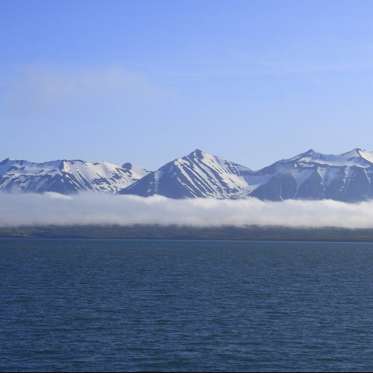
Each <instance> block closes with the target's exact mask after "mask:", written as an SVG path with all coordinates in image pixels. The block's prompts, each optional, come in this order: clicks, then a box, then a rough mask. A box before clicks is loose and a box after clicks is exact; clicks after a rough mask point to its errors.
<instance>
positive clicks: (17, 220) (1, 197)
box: [0, 193, 373, 228]
mask: <svg viewBox="0 0 373 373" xmlns="http://www.w3.org/2000/svg"><path fill="white" fill-rule="evenodd" d="M34 224H35V225H46V224H56V225H71V224H120V225H131V224H161V225H170V224H177V225H191V226H221V225H235V226H245V225H276V226H287V227H325V226H329V227H330V226H334V227H345V228H373V202H363V203H358V204H348V203H342V202H336V201H331V200H324V201H294V200H289V201H283V202H263V201H260V200H257V199H247V200H214V199H188V200H172V199H167V198H164V197H159V196H156V197H150V198H142V197H136V196H114V195H109V194H96V193H82V194H79V195H74V196H61V195H58V194H56V193H46V194H43V195H41V194H5V193H2V194H0V226H17V225H34Z"/></svg>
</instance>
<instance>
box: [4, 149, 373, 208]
mask: <svg viewBox="0 0 373 373" xmlns="http://www.w3.org/2000/svg"><path fill="white" fill-rule="evenodd" d="M0 191H6V192H36V193H41V192H58V193H64V194H70V193H75V192H80V191H100V192H101V191H102V192H110V193H119V194H133V195H138V196H144V197H147V196H152V195H162V196H165V197H169V198H217V199H237V198H247V197H256V198H259V199H262V200H274V201H280V200H285V199H334V200H340V201H348V202H354V201H364V200H367V199H373V152H369V151H366V150H362V149H358V148H357V149H353V150H351V151H349V152H347V153H343V154H339V155H332V154H322V153H317V152H315V151H313V150H309V151H307V152H305V153H301V154H299V155H296V156H295V157H292V158H289V159H283V160H280V161H278V162H275V163H273V164H272V165H270V166H268V167H264V168H262V169H260V170H258V171H252V170H250V169H249V168H247V167H244V166H241V165H239V164H237V163H234V162H230V161H226V160H224V159H221V158H219V157H217V156H215V155H212V154H209V153H206V152H204V151H202V150H199V149H197V150H195V151H193V152H192V153H190V154H188V155H186V156H184V157H181V158H177V159H175V160H173V161H171V162H168V163H166V164H165V165H164V166H162V167H160V168H159V169H158V170H156V171H153V172H148V171H145V170H144V169H141V168H136V167H134V166H133V165H132V164H130V163H125V164H123V165H122V166H118V165H115V164H112V163H107V162H101V163H92V162H85V161H80V160H59V161H50V162H44V163H33V162H28V161H17V160H9V159H6V160H4V161H2V162H0Z"/></svg>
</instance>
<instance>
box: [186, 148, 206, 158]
mask: <svg viewBox="0 0 373 373" xmlns="http://www.w3.org/2000/svg"><path fill="white" fill-rule="evenodd" d="M204 154H207V153H206V152H204V151H203V150H201V149H199V148H196V149H194V150H193V151H192V152H191V153H189V154H188V155H187V156H188V157H190V156H192V157H193V156H194V157H198V158H200V157H203V155H204Z"/></svg>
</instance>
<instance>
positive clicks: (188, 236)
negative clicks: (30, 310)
mask: <svg viewBox="0 0 373 373" xmlns="http://www.w3.org/2000/svg"><path fill="white" fill-rule="evenodd" d="M0 238H48V239H52V238H103V239H105V238H115V239H171V240H276V241H373V229H345V228H287V227H270V226H268V227H262V226H261V227H259V226H247V227H234V226H224V227H208V228H206V227H204V228H198V227H190V226H158V225H133V226H118V225H110V226H109V225H107V226H104V225H74V226H53V225H49V226H27V227H6V228H5V227H3V228H0Z"/></svg>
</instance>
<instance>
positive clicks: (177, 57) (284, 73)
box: [0, 0, 373, 169]
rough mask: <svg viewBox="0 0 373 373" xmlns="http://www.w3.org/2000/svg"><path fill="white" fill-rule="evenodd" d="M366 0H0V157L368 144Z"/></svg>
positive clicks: (372, 105)
mask: <svg viewBox="0 0 373 373" xmlns="http://www.w3.org/2000/svg"><path fill="white" fill-rule="evenodd" d="M372 19H373V2H370V1H359V0H353V1H343V0H339V1H334V0H329V1H327V2H326V1H318V0H309V1H302V0H293V1H285V0H281V1H278V0H273V1H269V0H259V1H254V0H243V1H238V0H229V1H228V0H226V1H216V0H213V1H210V0H204V1H200V0H198V1H192V0H188V1H182V0H178V1H174V0H173V1H166V0H157V1H150V0H147V1H145V0H143V1H141V0H136V1H129V0H128V1H127V0H117V1H114V0H107V1H101V0H100V1H99V0H86V1H83V0H73V1H70V0H64V1H45V0H39V1H35V0H27V1H26V0H2V1H0V51H1V54H0V130H1V132H0V134H1V135H0V158H5V157H11V158H25V159H29V160H35V161H40V160H47V159H57V158H79V159H87V160H109V161H113V162H125V161H132V162H134V163H136V164H138V165H141V166H144V167H146V168H149V169H153V168H156V167H158V166H159V165H161V164H162V163H163V162H166V161H168V160H170V159H172V158H175V157H177V156H179V155H183V154H186V153H189V152H190V151H192V150H193V149H194V148H197V147H198V148H202V149H204V150H206V151H209V152H211V153H214V154H217V155H220V156H222V157H224V158H227V159H231V160H235V161H238V162H240V163H243V164H245V165H247V166H249V167H252V168H259V167H262V166H264V165H267V164H268V163H271V162H273V161H275V160H277V159H279V158H284V157H289V156H292V155H294V154H296V153H300V152H302V151H305V150H307V149H309V148H314V149H315V150H318V151H322V152H336V153H338V152H343V151H347V150H349V149H351V148H354V147H358V146H359V147H363V148H367V149H371V150H373V22H372Z"/></svg>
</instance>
